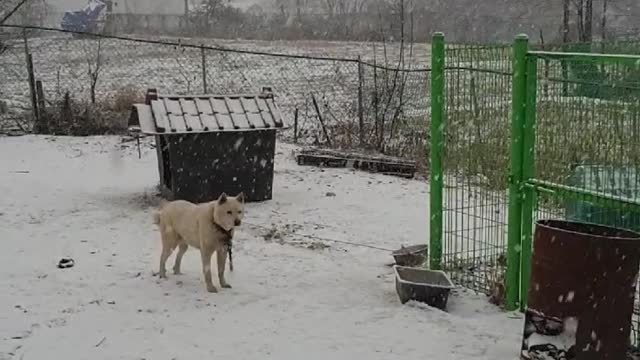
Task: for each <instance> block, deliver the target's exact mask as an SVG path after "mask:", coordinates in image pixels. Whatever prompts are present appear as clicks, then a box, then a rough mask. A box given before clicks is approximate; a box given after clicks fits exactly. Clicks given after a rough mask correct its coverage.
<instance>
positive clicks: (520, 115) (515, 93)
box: [505, 35, 529, 310]
mask: <svg viewBox="0 0 640 360" xmlns="http://www.w3.org/2000/svg"><path fill="white" fill-rule="evenodd" d="M528 42H529V40H528V38H527V36H526V35H519V36H517V37H516V39H515V40H514V42H513V79H512V88H511V92H512V99H511V102H512V103H511V106H512V113H511V162H510V168H509V214H508V220H507V270H506V274H505V285H506V296H505V297H506V299H505V307H506V309H507V310H516V309H517V308H518V301H519V294H520V284H519V283H520V252H521V249H522V238H521V228H522V227H521V221H522V198H521V193H520V188H521V186H522V149H523V134H522V132H523V129H524V120H525V112H526V91H527V83H526V81H527V76H526V71H527V64H526V59H527V50H528V49H527V48H528Z"/></svg>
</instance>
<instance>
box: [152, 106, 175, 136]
mask: <svg viewBox="0 0 640 360" xmlns="http://www.w3.org/2000/svg"><path fill="white" fill-rule="evenodd" d="M151 109H152V110H153V116H154V118H155V128H156V129H157V130H158V132H169V131H171V125H170V124H169V118H168V117H167V109H166V108H165V107H164V102H162V101H161V100H152V101H151Z"/></svg>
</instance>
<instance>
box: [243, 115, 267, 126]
mask: <svg viewBox="0 0 640 360" xmlns="http://www.w3.org/2000/svg"><path fill="white" fill-rule="evenodd" d="M247 118H249V124H251V128H252V129H255V128H260V129H262V128H268V126H267V124H266V123H265V122H264V120H263V119H262V116H261V115H260V113H247Z"/></svg>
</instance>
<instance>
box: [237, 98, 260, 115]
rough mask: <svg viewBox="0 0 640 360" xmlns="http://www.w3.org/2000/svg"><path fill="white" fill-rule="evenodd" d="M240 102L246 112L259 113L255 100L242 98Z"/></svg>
mask: <svg viewBox="0 0 640 360" xmlns="http://www.w3.org/2000/svg"><path fill="white" fill-rule="evenodd" d="M240 101H241V102H242V106H243V107H244V111H245V112H247V113H259V112H260V108H258V104H256V99H255V98H248V97H241V98H240Z"/></svg>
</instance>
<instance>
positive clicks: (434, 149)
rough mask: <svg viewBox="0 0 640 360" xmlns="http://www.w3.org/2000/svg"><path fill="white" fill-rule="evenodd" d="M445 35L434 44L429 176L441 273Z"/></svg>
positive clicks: (434, 257) (436, 264) (435, 260)
mask: <svg viewBox="0 0 640 360" xmlns="http://www.w3.org/2000/svg"><path fill="white" fill-rule="evenodd" d="M444 57H445V50H444V34H442V33H435V34H433V38H432V41H431V127H430V132H431V141H430V144H429V146H430V151H429V154H430V162H431V168H430V175H429V188H430V193H431V196H430V199H429V213H430V221H429V250H430V251H429V253H430V258H429V266H430V268H431V269H435V270H437V269H440V267H441V264H442V211H443V209H442V207H443V202H442V189H443V174H442V148H443V141H442V139H443V136H442V133H443V132H444V122H443V120H444Z"/></svg>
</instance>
